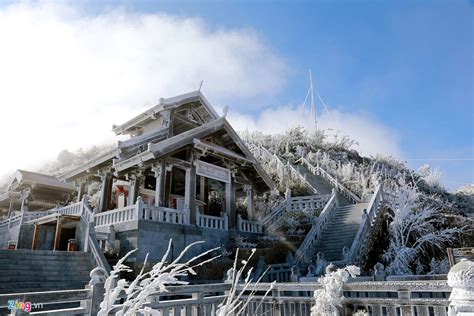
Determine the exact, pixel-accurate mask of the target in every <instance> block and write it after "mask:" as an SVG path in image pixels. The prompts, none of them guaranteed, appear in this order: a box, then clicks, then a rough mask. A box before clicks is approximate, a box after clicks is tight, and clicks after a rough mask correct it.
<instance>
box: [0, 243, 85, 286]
mask: <svg viewBox="0 0 474 316" xmlns="http://www.w3.org/2000/svg"><path fill="white" fill-rule="evenodd" d="M92 262H93V260H92V256H91V254H90V253H87V252H66V251H47V250H26V249H18V250H0V294H6V293H24V292H40V291H48V290H49V291H52V290H68V289H82V288H84V286H85V285H86V284H87V283H88V282H89V280H90V277H89V273H90V271H91V270H92V268H93V264H92Z"/></svg>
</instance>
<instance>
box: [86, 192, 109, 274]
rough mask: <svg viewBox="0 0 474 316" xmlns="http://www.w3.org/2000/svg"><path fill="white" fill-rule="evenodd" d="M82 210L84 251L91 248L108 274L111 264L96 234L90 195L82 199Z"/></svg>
mask: <svg viewBox="0 0 474 316" xmlns="http://www.w3.org/2000/svg"><path fill="white" fill-rule="evenodd" d="M81 202H82V211H81V214H82V215H81V224H82V225H83V228H84V230H85V234H86V235H85V242H84V244H85V245H84V251H85V252H87V251H88V250H90V252H91V253H92V256H93V258H94V261H95V263H96V265H97V266H98V267H101V268H102V269H103V270H104V271H105V274H106V276H107V277H108V276H109V274H110V265H109V263H108V262H107V259H106V258H105V256H104V253H103V252H102V249H101V247H100V245H99V243H98V241H97V236H96V234H95V224H94V221H95V215H96V214H94V212H93V211H92V210H91V209H90V207H89V204H88V196H86V195H85V196H84V197H83V199H82V201H81Z"/></svg>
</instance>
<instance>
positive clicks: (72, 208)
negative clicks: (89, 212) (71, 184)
mask: <svg viewBox="0 0 474 316" xmlns="http://www.w3.org/2000/svg"><path fill="white" fill-rule="evenodd" d="M82 206H83V203H82V201H80V202H77V203H74V204H70V205H66V206H61V207H57V208H55V209H53V210H52V211H53V212H56V213H60V214H63V215H81V213H82Z"/></svg>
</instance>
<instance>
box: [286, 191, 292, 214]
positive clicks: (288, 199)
mask: <svg viewBox="0 0 474 316" xmlns="http://www.w3.org/2000/svg"><path fill="white" fill-rule="evenodd" d="M285 199H286V211H287V212H289V211H291V201H292V199H291V190H290V188H289V187H288V188H286V190H285Z"/></svg>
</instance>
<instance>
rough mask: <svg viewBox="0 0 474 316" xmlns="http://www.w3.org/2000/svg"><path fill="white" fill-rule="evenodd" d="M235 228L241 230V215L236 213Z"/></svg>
mask: <svg viewBox="0 0 474 316" xmlns="http://www.w3.org/2000/svg"><path fill="white" fill-rule="evenodd" d="M237 230H239V231H241V230H242V216H241V215H240V214H237Z"/></svg>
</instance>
